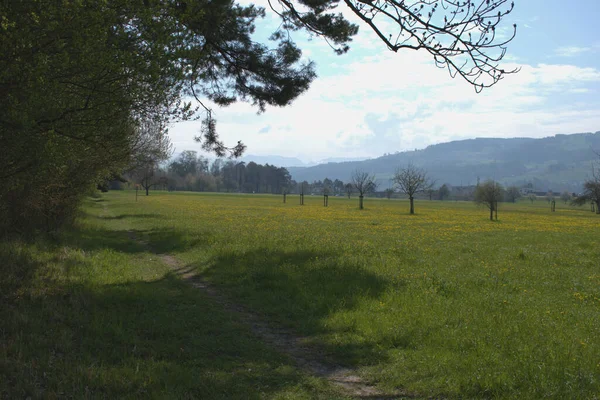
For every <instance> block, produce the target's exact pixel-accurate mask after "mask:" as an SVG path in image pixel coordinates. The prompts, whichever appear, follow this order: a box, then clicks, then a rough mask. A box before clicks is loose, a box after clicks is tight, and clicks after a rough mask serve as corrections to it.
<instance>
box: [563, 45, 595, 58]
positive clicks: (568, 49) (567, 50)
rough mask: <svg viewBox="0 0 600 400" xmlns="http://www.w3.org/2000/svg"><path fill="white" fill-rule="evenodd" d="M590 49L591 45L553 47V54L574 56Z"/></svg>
mask: <svg viewBox="0 0 600 400" xmlns="http://www.w3.org/2000/svg"><path fill="white" fill-rule="evenodd" d="M591 50H592V48H591V47H577V46H565V47H559V48H557V49H555V50H554V54H556V55H557V56H559V57H575V56H578V55H580V54H582V53H587V52H589V51H591Z"/></svg>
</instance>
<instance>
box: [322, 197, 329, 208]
mask: <svg viewBox="0 0 600 400" xmlns="http://www.w3.org/2000/svg"><path fill="white" fill-rule="evenodd" d="M328 203H329V196H328V195H326V194H324V195H323V207H327V204H328Z"/></svg>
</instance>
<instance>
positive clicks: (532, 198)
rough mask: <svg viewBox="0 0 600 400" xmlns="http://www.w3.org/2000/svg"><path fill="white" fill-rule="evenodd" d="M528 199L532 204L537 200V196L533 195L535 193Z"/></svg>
mask: <svg viewBox="0 0 600 400" xmlns="http://www.w3.org/2000/svg"><path fill="white" fill-rule="evenodd" d="M527 198H528V199H529V201H530V202H532V203H533V202H534V201H536V200H537V196H536V195H535V194H533V193H530V194H529V196H527Z"/></svg>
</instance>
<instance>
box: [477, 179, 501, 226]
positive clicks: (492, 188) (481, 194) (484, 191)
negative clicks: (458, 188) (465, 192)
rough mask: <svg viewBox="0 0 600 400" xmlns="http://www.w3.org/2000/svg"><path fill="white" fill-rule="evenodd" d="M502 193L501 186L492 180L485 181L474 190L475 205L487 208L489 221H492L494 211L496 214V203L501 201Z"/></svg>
mask: <svg viewBox="0 0 600 400" xmlns="http://www.w3.org/2000/svg"><path fill="white" fill-rule="evenodd" d="M502 192H503V188H502V186H501V185H500V184H499V183H497V182H495V181H493V180H487V181H485V182H484V183H482V184H480V185H479V186H477V188H476V189H475V203H477V204H483V205H485V206H486V207H487V208H489V210H490V221H493V220H494V211H496V213H497V212H498V202H500V201H501V200H502V195H503V193H502ZM496 215H497V214H496Z"/></svg>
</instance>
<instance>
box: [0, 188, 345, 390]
mask: <svg viewBox="0 0 600 400" xmlns="http://www.w3.org/2000/svg"><path fill="white" fill-rule="evenodd" d="M109 198H110V200H109V201H106V202H104V201H102V200H101V201H93V202H92V201H90V202H89V203H88V205H87V206H86V207H85V213H86V214H85V215H84V216H83V217H82V218H80V220H79V223H78V226H77V229H75V230H73V231H70V232H67V233H66V234H64V235H63V236H62V237H61V238H60V239H59V240H58V241H57V242H52V243H49V242H43V243H41V242H38V243H34V244H32V243H29V244H28V243H22V242H14V241H13V242H4V243H1V244H0V256H1V259H2V263H1V264H0V265H1V267H0V273H1V274H2V277H3V278H2V280H0V321H1V323H0V398H3V399H4V398H7V399H8V398H45V399H51V398H63V397H75V398H178V399H184V398H206V399H216V398H223V399H232V398H240V399H264V398H289V399H296V398H306V399H313V398H323V399H329V398H340V397H341V396H339V395H338V394H337V392H335V391H333V390H332V389H331V387H330V386H329V385H328V384H327V383H325V382H324V381H323V380H321V379H317V378H314V377H310V376H307V375H306V374H305V373H303V372H301V371H299V370H298V369H297V368H296V367H295V366H294V364H293V362H292V361H291V360H290V359H288V358H286V357H284V356H282V355H281V354H278V353H276V352H275V351H273V350H272V349H270V348H269V347H267V346H265V345H264V344H263V343H262V342H261V341H260V340H259V339H258V338H256V337H254V336H253V335H252V333H251V332H250V331H249V328H248V327H247V326H244V325H242V324H241V323H239V322H238V321H237V320H236V316H235V315H232V314H230V313H228V312H227V311H225V310H223V309H222V308H221V307H220V306H219V305H218V304H215V303H214V302H213V301H211V300H210V299H209V298H207V297H205V296H203V294H202V293H201V292H200V291H198V290H196V289H194V288H192V287H191V286H189V285H188V284H186V283H185V282H183V281H182V280H181V279H179V278H178V277H176V276H174V275H172V274H171V273H170V270H169V269H168V267H167V266H165V265H163V264H162V263H161V261H160V258H159V257H157V256H156V255H155V254H153V253H150V252H148V251H147V249H146V247H144V246H142V245H140V244H139V243H137V242H135V241H134V240H132V239H130V235H129V233H128V231H129V230H130V229H135V226H136V225H137V224H136V221H138V220H142V219H143V220H152V218H153V216H152V215H139V214H136V215H135V216H129V215H127V214H120V215H115V214H114V213H113V212H112V203H113V200H112V197H109ZM103 204H108V207H107V209H106V210H105V209H104V208H103ZM157 221H158V220H157ZM152 237H153V239H155V241H156V244H159V243H160V242H164V243H171V244H177V243H184V242H183V241H182V239H181V237H180V236H178V233H177V232H176V231H174V232H173V231H169V230H160V229H158V230H153V231H152ZM189 244H190V245H191V244H193V243H189Z"/></svg>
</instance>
